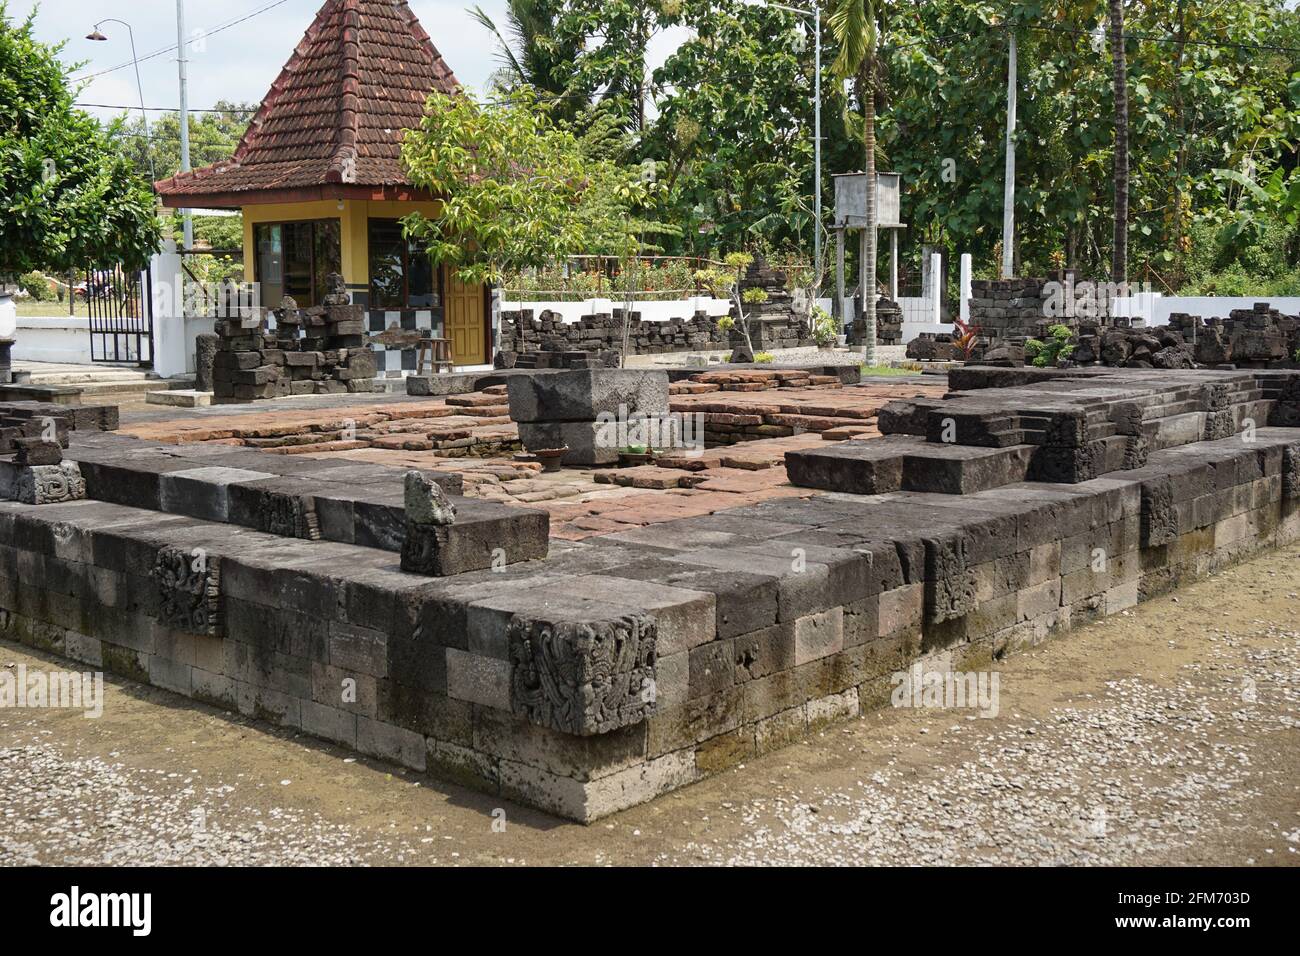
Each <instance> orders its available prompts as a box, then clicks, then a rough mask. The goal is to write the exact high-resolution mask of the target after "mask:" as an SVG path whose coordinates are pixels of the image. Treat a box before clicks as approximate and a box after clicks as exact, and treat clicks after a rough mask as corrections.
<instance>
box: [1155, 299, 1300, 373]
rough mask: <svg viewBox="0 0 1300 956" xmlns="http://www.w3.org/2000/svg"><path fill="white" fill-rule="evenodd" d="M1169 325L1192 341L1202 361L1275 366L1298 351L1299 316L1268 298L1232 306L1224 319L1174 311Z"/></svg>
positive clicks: (1299, 347) (1290, 360)
mask: <svg viewBox="0 0 1300 956" xmlns="http://www.w3.org/2000/svg"><path fill="white" fill-rule="evenodd" d="M1169 328H1170V329H1173V330H1174V331H1177V332H1180V333H1181V334H1182V337H1183V338H1184V339H1185V340H1187V341H1189V342H1194V343H1195V344H1194V345H1193V346H1192V348H1193V352H1194V355H1195V358H1196V361H1197V362H1199V363H1201V364H1202V365H1235V366H1237V367H1238V368H1278V367H1283V366H1285V365H1287V364H1289V363H1293V362H1294V361H1295V359H1296V355H1297V353H1298V352H1300V316H1294V315H1283V314H1282V313H1281V312H1279V311H1278V310H1277V309H1272V308H1269V305H1268V303H1267V302H1256V303H1255V305H1254V307H1253V308H1250V309H1233V310H1232V311H1231V312H1229V313H1228V317H1227V318H1226V319H1221V318H1201V317H1200V316H1195V315H1188V314H1186V313H1182V312H1175V313H1173V314H1172V315H1170V316H1169Z"/></svg>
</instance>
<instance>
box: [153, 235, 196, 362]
mask: <svg viewBox="0 0 1300 956" xmlns="http://www.w3.org/2000/svg"><path fill="white" fill-rule="evenodd" d="M182 275H183V273H182V272H181V257H180V254H179V253H178V252H177V251H176V243H175V242H173V241H171V240H167V241H166V242H164V243H163V248H162V250H161V251H160V252H158V253H157V254H156V255H155V256H154V257H153V258H152V259H151V260H150V261H149V276H150V280H151V283H152V287H153V302H152V306H153V370H154V371H155V372H156V373H157V374H158V375H159V376H161V377H162V378H170V377H171V376H173V375H184V374H185V372H186V371H187V370H188V367H189V356H190V353H191V352H192V351H193V348H194V343H193V341H190V340H189V338H188V336H187V335H186V328H185V296H184V290H183V286H182V281H181V280H182Z"/></svg>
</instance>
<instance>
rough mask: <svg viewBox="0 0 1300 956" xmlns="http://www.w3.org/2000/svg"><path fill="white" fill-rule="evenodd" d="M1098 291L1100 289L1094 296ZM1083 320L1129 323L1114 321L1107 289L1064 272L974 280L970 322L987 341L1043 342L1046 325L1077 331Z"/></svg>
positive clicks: (1102, 323)
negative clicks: (1021, 340)
mask: <svg viewBox="0 0 1300 956" xmlns="http://www.w3.org/2000/svg"><path fill="white" fill-rule="evenodd" d="M1094 288H1097V289H1098V290H1099V291H1098V292H1097V293H1096V294H1093V292H1092V290H1093V289H1094ZM1080 319H1087V320H1090V321H1091V322H1093V323H1094V324H1098V325H1103V326H1105V325H1112V324H1124V325H1127V324H1128V320H1127V319H1122V320H1115V321H1112V319H1111V317H1110V297H1109V295H1108V294H1106V293H1105V290H1104V289H1102V288H1101V287H1094V285H1093V284H1092V283H1087V282H1076V280H1075V278H1074V276H1073V275H1069V274H1066V273H1058V274H1056V275H1053V276H1050V277H1048V278H1027V279H976V280H975V281H973V282H971V300H970V321H971V323H972V324H973V325H977V326H979V328H980V332H981V333H982V334H983V336H984V337H985V338H987V339H992V340H1004V339H1020V338H1041V337H1042V336H1043V335H1045V334H1046V330H1047V327H1048V326H1051V325H1058V324H1059V325H1069V326H1071V327H1073V326H1075V325H1077V324H1078V322H1079V320H1080Z"/></svg>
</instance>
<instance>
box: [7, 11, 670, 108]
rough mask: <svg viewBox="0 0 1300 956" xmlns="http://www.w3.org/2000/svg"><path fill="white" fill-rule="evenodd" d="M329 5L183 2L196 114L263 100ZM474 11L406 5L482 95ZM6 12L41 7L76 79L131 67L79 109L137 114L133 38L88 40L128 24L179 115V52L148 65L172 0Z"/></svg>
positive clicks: (44, 28) (480, 37)
mask: <svg viewBox="0 0 1300 956" xmlns="http://www.w3.org/2000/svg"><path fill="white" fill-rule="evenodd" d="M323 4H324V0H280V2H279V3H276V0H225V2H221V3H197V2H195V0H186V5H185V11H186V23H185V27H186V33H187V34H188V35H190V36H192V37H197V38H199V39H198V40H197V42H193V43H191V44H190V54H189V57H190V63H189V105H190V108H191V109H197V108H202V107H210V106H212V105H213V104H214V103H216V102H217V100H219V99H226V100H236V101H247V102H251V103H257V102H259V101H260V100H261V99H262V96H263V95H264V94H265V93H266V91H267V89H268V88H269V87H270V85H271V83H272V81H273V80H274V79H275V77H276V74H278V73H279V71H280V67H281V66H283V65H284V62H285V61H286V60H287V59H288V58H289V55H290V53H292V51H293V48H294V47H295V46H297V44H298V41H299V40H300V39H302V35H303V32H304V31H305V30H306V29H307V27H308V25H309V24H310V23H311V20H312V17H313V16H314V15H315V14H316V11H317V10H319V9H320V8H321V6H322V5H323ZM472 4H473V0H410V6H411V9H412V10H414V11H415V15H416V16H417V17H419V18H420V22H421V23H422V24H423V25H424V28H425V30H427V31H428V33H429V35H430V36H431V37H432V38H433V43H434V46H436V47H437V48H438V51H439V52H440V53H441V54H442V55H443V58H444V59H446V61H447V63H448V64H449V65H450V66H451V68H452V71H453V72H455V74H456V77H457V79H459V80H460V81H461V82H462V83H464V84H466V85H467V86H470V87H471V88H473V89H475V90H482V89H484V87H485V85H486V83H487V80H488V77H489V75H490V74H491V72H492V70H493V69H494V65H495V64H494V59H493V50H494V47H493V42H492V40H491V37H490V36H489V34H488V32H487V31H486V30H485V29H483V27H481V26H479V25H478V24H477V23H475V22H474V21H473V20H471V19H470V16H469V14H468V13H466V12H465V11H466V8H467V7H469V6H471V5H472ZM479 5H480V6H482V7H483V9H484V10H486V11H487V12H488V14H490V15H491V16H492V17H493V18H495V19H497V20H498V21H500V19H501V18H502V16H503V12H504V9H505V2H504V0H479ZM8 6H9V14H10V16H12V17H13V18H14V19H19V18H21V17H23V16H25V15H26V13H27V11H28V10H30V9H31V8H32V7H33V6H36V8H37V16H36V31H37V35H38V36H39V37H40V39H42V40H45V41H47V42H54V41H59V40H67V41H68V42H67V46H66V47H65V49H64V51H63V58H64V60H65V61H67V62H68V63H76V62H80V61H85V65H84V66H83V67H82V68H81V69H80V70H79V71H78V73H77V75H78V76H85V75H89V74H94V73H98V72H99V71H102V70H110V69H111V68H113V67H117V66H120V65H121V64H124V63H125V64H127V65H126V66H125V67H124V68H122V69H117V70H114V71H113V72H109V73H104V74H103V75H100V76H95V77H93V78H92V79H90V80H89V82H88V84H87V85H86V86H85V88H84V89H83V90H82V91H81V93H80V94H79V95H78V102H80V103H87V104H89V103H106V104H110V105H116V106H127V107H131V108H133V109H137V110H138V104H139V101H140V98H139V94H138V93H137V91H136V83H135V73H134V71H133V70H132V68H131V65H130V62H131V45H130V42H129V39H128V35H127V31H126V30H125V29H124V28H123V27H121V26H119V25H118V24H115V23H105V24H104V25H103V27H102V29H101V32H102V33H104V34H105V35H106V36H107V37H108V40H107V42H99V43H97V42H93V41H90V40H86V39H85V36H86V34H87V33H89V32H91V29H92V28H93V26H94V23H95V21H96V20H100V19H103V18H108V17H115V18H117V19H120V20H125V21H127V22H128V23H130V24H131V27H132V29H133V30H134V32H135V45H136V52H137V53H138V55H139V56H140V58H141V60H142V62H141V63H140V80H141V85H142V86H143V87H144V102H145V106H147V107H153V106H159V107H166V108H168V109H175V108H176V105H177V103H178V101H179V96H178V92H177V76H176V52H175V51H174V50H171V51H167V52H165V53H159V54H158V55H157V56H154V57H152V58H149V59H145V58H146V57H148V55H149V54H152V53H156V52H157V51H159V50H161V49H163V48H164V47H167V46H173V45H175V43H176V0H39V2H33V0H8ZM265 7H271V9H268V10H265V11H264V12H261V13H257V14H256V15H255V16H252V17H251V18H250V19H248V20H246V21H245V22H242V23H237V24H234V25H232V26H230V27H228V28H227V29H224V30H221V31H219V32H213V33H210V34H209V33H207V31H210V30H213V29H214V28H216V27H219V26H221V25H223V24H226V23H230V22H231V21H234V20H237V19H240V18H242V17H245V16H248V15H249V14H252V13H254V12H255V11H258V10H262V9H263V8H265ZM673 45H675V44H674V42H673V38H671V37H660V38H657V40H656V42H655V43H654V45H653V47H652V50H651V61H652V63H651V65H652V67H653V66H654V65H657V64H658V63H659V62H662V59H663V57H664V56H665V55H666V54H667V52H668V50H670V49H671V48H672V46H673ZM90 111H91V112H93V113H96V114H98V115H114V114H115V113H118V112H121V110H120V109H119V110H102V109H92V110H90ZM137 115H138V113H137ZM150 115H151V116H153V115H156V114H153V113H151V114H150Z"/></svg>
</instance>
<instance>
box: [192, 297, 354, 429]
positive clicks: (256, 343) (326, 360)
mask: <svg viewBox="0 0 1300 956" xmlns="http://www.w3.org/2000/svg"><path fill="white" fill-rule="evenodd" d="M274 315H275V320H276V324H275V328H274V329H273V330H269V331H268V329H267V322H266V315H265V313H264V312H263V311H261V310H257V311H255V312H254V313H252V314H249V315H248V316H245V317H237V318H226V319H218V320H217V322H216V327H215V330H216V334H217V336H218V339H219V341H218V348H217V352H216V354H215V355H214V356H213V361H212V387H213V401H214V402H216V403H218V404H230V403H242V402H252V401H258V400H260V399H267V398H283V397H285V396H288V395H327V394H334V393H343V392H369V391H373V389H374V377H375V355H374V352H373V351H372V349H371V348H370V346H369V345H367V344H366V342H365V327H364V316H363V310H362V307H361V306H358V305H344V304H327V305H322V306H315V307H312V308H309V309H299V308H297V307H296V306H295V305H294V304H293V301H292V300H291V299H286V301H285V303H284V304H283V305H282V307H281V308H280V309H279V310H277V311H276V312H275V313H274Z"/></svg>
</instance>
